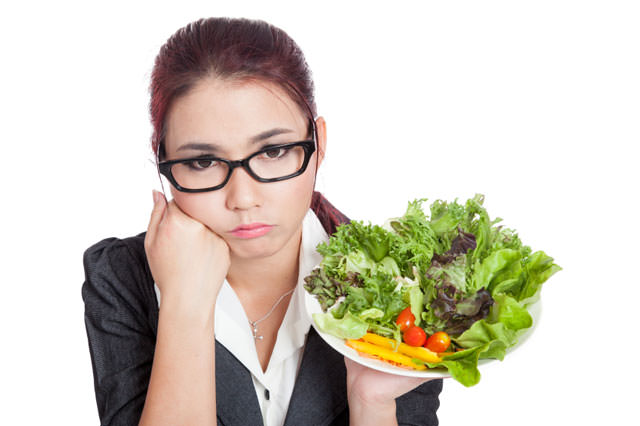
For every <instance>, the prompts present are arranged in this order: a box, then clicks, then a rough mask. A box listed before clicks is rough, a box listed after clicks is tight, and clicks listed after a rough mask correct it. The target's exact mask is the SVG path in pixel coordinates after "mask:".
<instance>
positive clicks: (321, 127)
mask: <svg viewBox="0 0 640 426" xmlns="http://www.w3.org/2000/svg"><path fill="white" fill-rule="evenodd" d="M316 130H317V132H318V167H320V164H322V160H324V154H325V152H326V151H327V123H326V121H324V118H323V117H318V118H317V119H316Z"/></svg>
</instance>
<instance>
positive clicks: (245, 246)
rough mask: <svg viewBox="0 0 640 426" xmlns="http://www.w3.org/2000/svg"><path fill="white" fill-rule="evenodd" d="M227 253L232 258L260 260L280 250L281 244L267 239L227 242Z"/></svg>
mask: <svg viewBox="0 0 640 426" xmlns="http://www.w3.org/2000/svg"><path fill="white" fill-rule="evenodd" d="M227 244H228V245H229V251H230V252H231V255H232V256H234V257H238V258H241V259H260V258H264V257H270V256H273V255H274V254H276V253H277V252H278V251H279V250H281V249H282V247H281V246H282V245H283V244H282V243H278V242H276V241H273V240H272V239H268V238H263V237H260V238H253V239H247V240H234V241H231V242H230V241H227Z"/></svg>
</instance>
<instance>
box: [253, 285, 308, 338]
mask: <svg viewBox="0 0 640 426" xmlns="http://www.w3.org/2000/svg"><path fill="white" fill-rule="evenodd" d="M295 289H296V288H295V287H294V288H292V289H291V290H289V291H287V292H286V293H285V294H283V295H282V296H280V298H279V299H278V300H277V301H276V303H274V305H273V306H272V307H271V310H270V311H269V312H267V314H266V315H265V316H263V317H262V318H260V319H259V320H255V321H251V320H249V324H251V327H252V328H253V339H254V340H256V341H257V340H262V339H263V338H264V336H258V324H259V323H260V322H262V321H263V320H265V319H267V317H268V316H269V315H271V313H272V312H273V310H274V309H275V308H276V306H278V304H279V303H280V302H282V299H284V298H285V297H287V296H288V295H289V294H291V293H293V290H295Z"/></svg>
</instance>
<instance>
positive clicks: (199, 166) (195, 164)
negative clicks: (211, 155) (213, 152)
mask: <svg viewBox="0 0 640 426" xmlns="http://www.w3.org/2000/svg"><path fill="white" fill-rule="evenodd" d="M219 164H220V162H219V161H216V160H209V159H206V158H203V159H201V160H198V159H196V160H193V161H190V162H188V163H187V166H188V167H189V168H190V169H193V170H204V169H210V168H213V167H216V166H218V165H219Z"/></svg>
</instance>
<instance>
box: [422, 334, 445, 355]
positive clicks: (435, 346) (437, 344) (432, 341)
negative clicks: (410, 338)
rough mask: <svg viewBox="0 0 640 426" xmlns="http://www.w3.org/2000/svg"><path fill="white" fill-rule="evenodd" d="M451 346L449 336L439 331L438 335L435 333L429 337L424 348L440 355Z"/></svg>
mask: <svg viewBox="0 0 640 426" xmlns="http://www.w3.org/2000/svg"><path fill="white" fill-rule="evenodd" d="M450 344H451V338H450V337H449V335H448V334H447V333H445V332H444V331H438V332H437V333H433V334H432V335H431V336H429V338H428V339H427V343H425V344H424V347H425V348H427V349H429V350H430V351H431V352H436V353H440V352H444V351H446V350H447V348H448V347H449V345H450Z"/></svg>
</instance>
